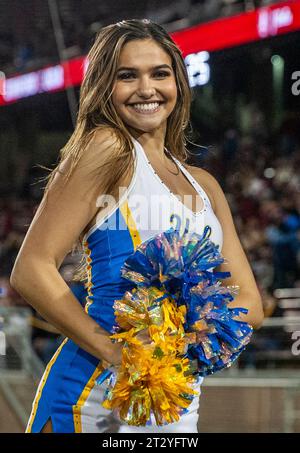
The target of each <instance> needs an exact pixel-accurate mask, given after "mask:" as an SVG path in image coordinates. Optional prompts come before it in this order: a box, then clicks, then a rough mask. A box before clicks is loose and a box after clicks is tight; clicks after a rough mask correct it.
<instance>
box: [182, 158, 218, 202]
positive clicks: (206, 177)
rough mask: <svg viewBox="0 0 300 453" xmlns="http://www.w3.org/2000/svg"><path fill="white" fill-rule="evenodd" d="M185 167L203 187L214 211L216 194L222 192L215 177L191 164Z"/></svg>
mask: <svg viewBox="0 0 300 453" xmlns="http://www.w3.org/2000/svg"><path fill="white" fill-rule="evenodd" d="M185 167H186V169H187V170H188V171H189V172H190V174H191V175H192V176H193V177H194V178H195V180H196V181H197V182H198V184H200V186H201V187H203V189H204V190H205V192H206V193H207V195H208V196H209V199H210V202H211V205H212V208H213V210H214V211H216V208H217V198H218V195H219V194H220V191H221V192H223V191H222V188H221V186H220V184H219V183H218V181H217V179H216V178H215V177H214V176H213V175H212V174H211V173H209V172H208V171H207V170H204V168H200V167H194V166H192V165H186V164H185Z"/></svg>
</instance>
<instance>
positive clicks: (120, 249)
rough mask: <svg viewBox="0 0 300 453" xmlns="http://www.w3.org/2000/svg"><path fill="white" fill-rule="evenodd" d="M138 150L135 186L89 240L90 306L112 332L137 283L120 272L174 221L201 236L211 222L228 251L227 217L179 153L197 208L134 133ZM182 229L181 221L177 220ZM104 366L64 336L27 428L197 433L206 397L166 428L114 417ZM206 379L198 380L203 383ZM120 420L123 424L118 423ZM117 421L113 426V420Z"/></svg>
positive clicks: (213, 232) (107, 212) (213, 235)
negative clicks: (117, 303)
mask: <svg viewBox="0 0 300 453" xmlns="http://www.w3.org/2000/svg"><path fill="white" fill-rule="evenodd" d="M132 141H133V145H134V151H135V168H134V174H133V177H132V180H131V183H130V185H129V187H128V188H127V189H126V190H125V191H124V192H123V193H122V195H121V196H120V197H119V201H118V203H114V204H110V203H108V207H107V208H106V209H105V211H102V215H101V218H99V219H97V223H96V224H95V225H94V226H93V227H92V228H91V229H90V230H89V231H88V232H87V233H86V234H85V236H84V238H83V246H84V253H85V256H86V262H87V272H88V282H87V297H86V303H85V307H84V309H85V311H86V313H88V315H89V316H91V317H92V318H93V319H94V320H95V321H96V322H97V323H98V324H99V325H100V326H101V327H103V328H104V329H105V330H106V331H107V332H112V330H113V326H114V325H115V317H114V309H113V303H114V300H115V299H120V298H122V296H123V294H124V292H125V291H126V290H127V289H129V288H131V287H132V286H130V285H132V284H131V283H130V282H129V281H128V280H125V279H124V278H122V277H121V272H120V269H121V267H122V265H123V264H124V261H125V260H126V259H127V258H128V256H129V255H131V254H132V253H133V252H134V251H135V249H136V248H137V246H138V245H139V244H141V243H142V242H144V241H146V240H148V239H149V238H151V237H153V236H154V235H156V234H158V233H161V232H162V231H165V230H167V229H169V228H170V227H171V226H174V225H173V224H172V219H174V218H176V219H177V220H178V219H180V223H181V225H179V228H182V232H183V230H184V229H185V228H186V226H187V225H188V228H189V231H196V232H197V233H199V234H201V233H202V232H203V229H204V227H205V225H209V226H210V227H211V236H210V239H211V240H212V241H213V242H214V243H215V244H217V245H219V249H220V251H221V250H222V242H223V234H222V228H221V225H220V222H219V221H218V219H217V217H216V215H215V213H214V212H213V210H212V207H211V203H210V200H209V197H208V196H207V194H206V192H205V191H204V190H203V188H202V187H201V186H200V185H199V184H198V183H197V181H195V180H194V178H193V177H192V175H191V174H190V173H189V172H188V171H187V170H186V169H185V167H184V166H183V165H182V164H181V163H180V162H179V161H178V160H177V159H175V158H173V159H174V160H175V161H176V163H177V165H178V166H179V168H180V169H181V171H182V172H183V174H184V175H185V177H186V178H187V179H188V180H189V182H190V183H191V184H192V185H193V186H194V189H195V191H196V192H197V193H198V194H199V197H198V199H199V200H200V203H201V206H200V208H199V210H197V211H196V212H193V211H192V209H191V208H189V207H188V201H189V198H188V197H186V198H184V200H180V199H179V198H178V197H177V196H176V195H175V194H174V193H172V192H171V191H170V190H169V188H168V187H167V186H166V185H165V184H164V183H163V181H161V180H160V178H159V176H158V175H157V173H156V172H155V171H154V169H153V167H152V166H151V163H150V162H149V161H148V159H147V155H146V153H145V151H144V149H143V147H142V146H141V144H140V143H139V142H138V141H137V140H135V139H133V138H132ZM177 228H178V225H177ZM101 371H102V367H101V362H100V361H99V359H97V358H96V357H94V356H93V355H91V354H89V353H88V352H86V351H85V350H83V349H82V348H80V347H79V346H78V345H76V344H75V343H74V342H73V341H72V340H71V339H70V338H65V339H64V340H63V341H62V343H61V345H60V346H59V348H58V349H57V351H56V352H55V354H54V356H53V357H52V359H51V360H50V362H49V363H48V365H47V367H46V369H45V372H44V374H43V376H42V378H41V381H40V383H39V386H38V389H37V392H36V396H35V399H34V401H33V405H32V411H31V415H30V418H29V421H28V425H27V428H26V432H28V433H30V432H32V433H34V432H40V431H41V430H42V428H43V426H44V425H45V423H46V422H47V420H48V419H49V418H51V421H52V427H53V432H57V433H73V432H76V433H80V432H85V433H97V432H98V433H100V432H105V431H107V432H113V431H111V430H112V429H118V430H119V432H126V433H127V432H128V433H130V432H197V420H198V412H197V411H198V407H199V396H197V397H195V398H194V401H193V402H192V403H191V405H190V407H189V411H188V413H187V414H184V415H183V416H182V417H181V419H180V421H179V422H177V423H172V424H169V425H165V426H156V425H155V424H153V425H152V426H146V427H134V426H127V425H125V424H122V423H121V422H118V421H116V420H115V419H114V417H113V415H112V413H111V412H110V411H108V410H106V409H104V408H103V407H102V405H101V400H102V393H103V389H102V387H101V386H100V385H98V384H97V382H96V381H97V378H98V377H99V375H100V374H101ZM201 382H202V379H200V380H199V382H198V383H197V387H198V389H200V385H201ZM116 423H117V424H118V423H119V426H118V428H116ZM113 425H114V428H112V426H113Z"/></svg>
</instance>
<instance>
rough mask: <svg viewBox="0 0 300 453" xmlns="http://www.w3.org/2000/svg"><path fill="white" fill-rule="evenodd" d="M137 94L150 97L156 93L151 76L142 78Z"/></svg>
mask: <svg viewBox="0 0 300 453" xmlns="http://www.w3.org/2000/svg"><path fill="white" fill-rule="evenodd" d="M137 94H138V95H139V96H140V97H143V98H150V97H151V96H153V95H154V94H155V87H154V86H153V84H152V81H151V79H150V78H149V77H147V76H145V77H142V78H141V79H140V82H139V86H138V89H137Z"/></svg>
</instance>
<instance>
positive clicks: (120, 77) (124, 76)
mask: <svg viewBox="0 0 300 453" xmlns="http://www.w3.org/2000/svg"><path fill="white" fill-rule="evenodd" d="M133 75H134V74H132V73H131V72H123V73H122V74H119V75H118V79H121V80H124V79H129V78H130V77H131V76H133Z"/></svg>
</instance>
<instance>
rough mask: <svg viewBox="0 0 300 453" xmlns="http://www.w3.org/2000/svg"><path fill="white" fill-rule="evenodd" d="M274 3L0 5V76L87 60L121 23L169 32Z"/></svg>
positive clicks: (67, 0) (124, 0)
mask: <svg viewBox="0 0 300 453" xmlns="http://www.w3.org/2000/svg"><path fill="white" fill-rule="evenodd" d="M276 1H277V0H174V1H172V8H170V1H169V0H148V1H144V2H140V1H139V0H118V2H115V3H114V2H108V1H101V2H99V1H98V0H60V1H57V0H48V1H44V0H27V1H26V2H23V1H20V0H14V1H12V2H7V1H0V71H3V72H4V73H5V74H6V76H9V75H11V74H14V73H16V72H23V71H24V72H27V71H30V70H35V69H39V68H40V67H42V66H43V65H47V64H49V63H52V64H55V63H57V62H58V61H60V59H68V58H72V57H75V56H80V55H85V54H86V53H87V51H88V50H89V49H90V47H91V45H92V42H93V39H94V37H95V33H96V32H97V31H98V30H99V29H100V28H101V27H103V26H105V25H108V24H110V23H113V22H117V21H120V20H122V19H129V18H144V17H147V18H149V19H152V20H154V21H155V22H157V23H159V24H162V25H163V26H164V27H165V28H166V29H167V30H168V31H169V32H172V31H175V30H177V29H180V28H184V27H188V26H192V25H195V24H199V23H201V22H207V21H209V20H213V19H216V18H218V17H222V16H231V15H233V14H237V13H241V12H243V11H249V10H253V9H254V8H257V7H259V6H266V5H269V4H272V3H276ZM56 6H57V11H58V14H57V15H56V14H55V7H56ZM57 18H58V20H57ZM55 30H56V33H55V32H54V31H55ZM60 30H61V32H62V33H61V34H60ZM58 35H59V40H60V42H62V45H63V48H61V49H60V52H59V51H58V46H57V38H58ZM61 38H62V39H61Z"/></svg>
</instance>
